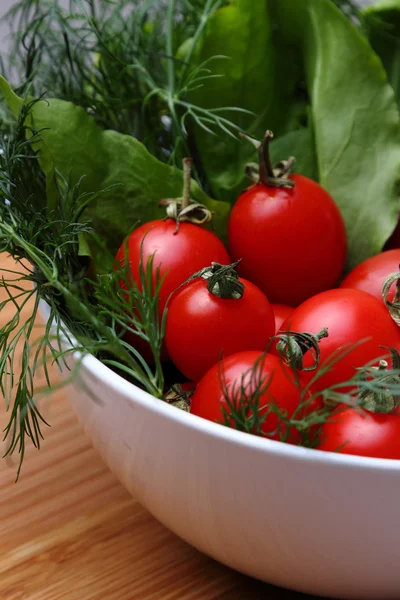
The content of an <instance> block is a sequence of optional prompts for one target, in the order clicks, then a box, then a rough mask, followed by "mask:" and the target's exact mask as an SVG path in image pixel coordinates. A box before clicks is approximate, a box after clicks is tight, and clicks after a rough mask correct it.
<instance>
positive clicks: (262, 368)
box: [190, 351, 320, 441]
mask: <svg viewBox="0 0 400 600" xmlns="http://www.w3.org/2000/svg"><path fill="white" fill-rule="evenodd" d="M257 365H258V366H257ZM252 373H253V375H252ZM254 373H257V376H255V375H254ZM221 380H222V381H223V383H224V386H226V390H225V391H227V394H228V399H229V400H230V402H231V403H235V404H236V405H237V403H236V402H235V399H237V395H238V392H239V391H240V389H241V387H243V386H244V388H245V392H246V393H245V397H244V401H245V402H246V403H249V404H252V402H251V396H252V394H253V395H254V392H255V390H256V388H257V383H258V382H259V383H261V386H264V385H265V384H266V383H267V382H269V385H268V387H267V389H266V390H264V391H263V390H261V391H262V393H261V395H260V397H259V403H258V414H263V413H265V410H267V407H268V406H269V405H271V403H276V404H277V405H278V406H279V408H280V409H281V410H282V411H286V412H287V415H288V416H289V417H291V416H293V413H294V412H295V410H296V409H297V408H298V406H299V402H300V400H301V391H300V389H299V387H298V386H297V385H296V384H295V383H294V380H293V373H292V371H291V370H290V369H289V368H288V367H286V366H285V365H284V364H283V363H282V361H281V360H280V359H279V358H277V357H276V356H273V355H272V354H264V355H263V353H262V352H249V351H247V352H239V353H237V354H233V355H231V356H229V357H228V358H225V359H224V360H223V361H222V362H221V363H218V364H216V365H214V366H213V367H212V368H211V369H210V370H209V371H208V372H207V373H206V375H204V377H203V378H202V379H201V381H200V382H199V383H198V385H197V388H196V391H195V393H194V395H193V397H192V405H191V410H190V412H191V413H192V414H194V415H197V416H199V417H203V418H204V419H208V420H209V421H214V422H221V423H222V422H223V421H224V413H223V408H222V407H224V406H225V407H226V408H227V407H228V405H227V403H226V399H225V398H224V392H223V389H221ZM305 398H306V399H307V398H310V394H309V393H308V394H305ZM319 406H320V404H319V402H318V401H314V400H312V401H310V402H309V405H306V404H305V405H304V407H303V409H302V410H301V411H299V415H297V416H304V415H305V414H308V413H309V412H310V411H311V410H315V409H316V408H318V407H319ZM228 410H229V409H228ZM249 413H251V409H249ZM231 423H232V426H234V422H233V419H232V421H231ZM261 432H262V433H264V434H265V435H268V436H269V437H271V439H274V440H280V439H282V438H283V437H285V436H288V435H289V438H288V440H287V441H297V440H298V439H299V434H298V431H297V429H295V428H294V427H291V428H290V431H289V432H287V426H286V425H285V424H284V423H283V422H282V421H281V420H279V418H278V415H277V414H276V413H274V412H269V413H268V415H267V416H266V417H265V419H264V421H263V423H262V425H261ZM272 432H273V433H272ZM271 433H272V435H270V434H271Z"/></svg>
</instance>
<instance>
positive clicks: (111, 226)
mask: <svg viewBox="0 0 400 600" xmlns="http://www.w3.org/2000/svg"><path fill="white" fill-rule="evenodd" d="M0 90H1V91H2V93H3V95H4V97H5V99H6V101H7V102H8V103H9V104H10V107H11V108H12V110H14V111H15V110H16V109H17V108H18V102H17V100H18V101H19V105H20V103H21V100H20V99H18V97H17V96H15V94H14V93H13V92H12V91H10V90H11V88H10V86H9V85H8V83H7V82H6V81H5V80H4V79H2V80H1V81H0ZM30 125H31V126H32V127H33V128H34V129H36V130H40V131H41V137H42V142H40V143H39V144H36V147H35V149H36V150H38V151H39V156H40V163H41V166H42V169H43V171H44V172H45V174H46V186H47V202H48V207H49V208H50V209H51V208H52V207H54V206H55V204H56V203H57V201H58V190H57V185H56V178H55V173H56V171H57V172H59V173H60V174H61V175H62V176H63V177H64V178H65V179H68V178H70V180H71V183H72V185H74V184H76V183H77V182H78V181H79V180H80V178H81V177H83V178H84V179H83V180H82V183H81V186H80V191H81V192H98V191H100V190H106V191H105V192H103V193H102V194H99V195H98V196H97V197H96V198H95V199H94V200H93V201H92V202H90V203H89V204H88V206H87V208H86V209H85V211H84V213H83V214H84V217H85V218H87V217H88V218H90V220H91V222H92V224H93V227H94V229H95V231H96V233H97V235H98V236H99V237H100V239H101V240H102V241H103V242H104V243H105V245H106V247H107V249H108V250H109V251H110V252H112V253H113V254H114V253H115V251H116V250H117V248H118V247H119V245H120V244H121V243H122V241H123V239H124V237H125V236H126V235H127V234H128V233H129V231H130V230H131V229H132V227H133V226H134V225H135V224H136V223H137V222H138V221H141V222H146V221H150V220H152V219H156V218H159V217H163V216H164V214H165V212H164V211H163V210H162V209H160V208H158V202H159V200H161V199H162V198H174V197H180V196H181V195H182V188H183V173H182V171H180V170H179V169H176V168H174V167H171V166H168V165H166V164H164V163H161V162H160V161H159V160H157V159H156V158H155V157H154V156H152V155H151V154H150V153H149V152H148V151H147V150H146V148H145V146H144V145H143V144H142V143H140V142H139V141H138V140H137V139H135V138H133V137H131V136H129V135H123V134H121V133H118V132H116V131H111V130H108V131H104V130H102V129H101V128H100V127H99V126H98V125H97V124H96V122H95V120H94V119H93V118H92V117H91V116H90V115H88V113H87V112H86V111H85V110H84V109H83V108H81V107H78V106H75V105H74V104H72V103H70V102H65V101H63V100H57V99H48V100H46V101H40V102H38V103H36V105H35V106H34V108H33V111H32V118H31V123H30ZM110 186H115V187H113V189H111V190H108V191H107V188H109V187H110ZM191 196H192V198H193V199H194V200H196V201H198V202H200V203H202V204H205V205H206V206H207V207H208V208H209V209H210V210H211V211H215V215H214V219H213V225H212V226H213V228H214V231H215V232H216V233H217V234H219V235H221V236H222V237H223V236H224V234H225V231H226V221H227V217H228V212H229V205H228V204H226V203H223V202H217V201H215V200H212V199H211V198H210V197H209V196H207V194H205V193H204V192H203V191H202V189H201V188H200V186H199V185H198V184H197V183H196V182H195V181H194V180H192V183H191ZM81 249H82V252H83V253H87V245H85V244H83V241H82V240H81Z"/></svg>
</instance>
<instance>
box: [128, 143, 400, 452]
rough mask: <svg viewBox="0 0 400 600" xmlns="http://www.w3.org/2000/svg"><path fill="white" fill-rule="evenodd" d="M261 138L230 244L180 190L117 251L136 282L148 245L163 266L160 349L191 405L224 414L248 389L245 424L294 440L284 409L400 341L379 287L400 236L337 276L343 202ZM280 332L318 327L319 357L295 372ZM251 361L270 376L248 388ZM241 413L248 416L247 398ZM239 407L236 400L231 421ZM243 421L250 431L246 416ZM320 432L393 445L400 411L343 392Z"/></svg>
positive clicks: (309, 356) (398, 441)
mask: <svg viewBox="0 0 400 600" xmlns="http://www.w3.org/2000/svg"><path fill="white" fill-rule="evenodd" d="M268 141H269V137H268V136H267V138H266V140H265V142H264V148H263V152H261V153H260V156H261V157H264V163H263V164H262V165H261V166H260V173H259V177H258V180H257V181H256V182H255V183H254V185H252V186H251V187H249V188H248V189H247V190H246V191H244V192H243V193H242V194H241V195H240V196H239V198H238V199H237V202H236V203H235V205H234V206H233V208H232V211H231V214H230V219H229V224H228V250H227V249H226V248H225V246H224V244H223V243H222V242H221V240H220V239H219V238H218V237H217V236H216V235H215V234H214V233H213V232H212V231H210V230H209V229H206V228H204V227H203V226H202V225H199V224H197V223H196V222H193V221H192V222H191V219H190V218H187V219H186V218H183V216H184V215H187V214H188V211H187V210H186V211H184V210H183V209H187V206H188V205H189V206H190V205H193V204H194V203H193V202H192V201H190V200H188V198H186V199H181V200H177V201H176V202H177V205H176V206H175V207H174V210H175V212H174V216H175V218H168V219H164V220H161V219H160V220H156V221H152V222H150V223H146V224H144V225H142V226H140V227H139V228H137V229H136V230H135V231H134V232H133V233H132V234H131V235H130V237H129V239H128V244H127V246H126V245H124V246H121V249H120V251H119V253H118V256H117V258H118V259H119V261H123V260H124V252H126V248H127V249H128V260H129V265H130V269H131V272H132V275H133V277H134V278H135V280H136V281H137V282H138V283H140V274H139V262H140V258H142V260H143V261H144V262H146V261H147V260H148V259H149V257H150V256H152V255H154V257H155V258H154V268H155V269H156V268H157V267H159V273H160V275H161V276H163V277H164V278H165V279H164V282H163V286H162V288H161V294H160V298H159V305H160V311H163V310H164V308H165V307H166V305H167V304H168V313H167V320H166V335H165V349H164V354H165V357H168V359H169V360H170V361H172V362H173V363H174V365H175V366H176V367H177V368H178V370H179V371H180V372H181V373H182V374H183V375H184V376H185V377H186V378H187V380H188V381H190V382H193V387H194V388H195V391H194V394H193V396H192V398H191V412H192V413H193V414H195V415H198V416H200V417H203V418H206V419H209V420H211V421H216V422H224V423H225V424H230V418H231V417H230V410H231V409H232V407H233V406H234V403H235V402H236V401H237V397H238V396H240V399H239V400H240V403H241V406H242V407H243V406H245V405H246V404H245V401H246V398H245V396H246V394H249V395H252V396H253V397H254V395H256V396H257V402H256V407H257V411H258V415H257V419H254V425H253V426H251V428H250V431H252V432H253V433H256V434H259V435H265V436H268V437H269V438H271V439H276V440H286V441H288V442H292V443H298V441H299V432H298V430H297V429H296V428H295V427H293V426H292V425H291V424H290V423H291V421H290V419H291V417H292V416H293V417H296V418H297V420H298V419H299V418H302V417H303V416H304V415H309V414H310V412H312V411H315V410H318V409H319V408H320V407H321V402H322V400H321V398H322V392H323V391H324V390H326V389H328V388H329V389H334V388H335V386H337V387H338V389H339V390H340V389H342V391H345V390H346V382H348V381H349V380H350V379H351V378H352V377H354V375H355V374H356V373H357V369H359V368H362V367H364V366H365V365H372V364H378V363H379V361H380V360H381V359H382V356H383V355H388V354H389V351H388V348H391V349H395V350H398V351H400V328H399V327H398V326H397V324H396V323H395V321H394V320H393V319H392V317H391V315H390V313H389V311H388V309H387V307H386V305H385V303H384V302H383V300H382V295H381V294H382V285H383V282H384V280H385V278H386V277H387V276H388V275H389V274H390V273H393V272H396V271H397V270H398V267H399V263H400V249H399V250H396V249H393V250H389V251H386V252H383V253H381V254H379V255H377V256H375V257H373V258H371V259H369V260H367V261H365V262H364V263H362V264H361V265H359V266H358V267H357V268H356V269H354V270H353V271H352V272H351V273H350V274H349V275H348V276H347V277H346V278H345V279H344V280H342V281H341V283H340V285H339V287H337V286H338V284H339V282H340V280H341V277H342V274H343V270H344V266H345V260H346V230H345V225H344V222H343V219H342V216H341V213H340V211H339V209H338V208H337V206H336V204H335V202H334V200H333V199H332V197H331V196H330V195H329V194H328V193H327V192H326V191H325V190H324V189H323V188H322V187H321V186H320V185H319V184H317V183H315V182H314V181H312V180H310V179H308V178H306V177H304V176H301V175H292V174H291V173H290V166H291V165H287V164H286V163H282V164H281V165H280V166H279V168H277V169H272V167H271V166H270V163H269V159H268V155H267V152H266V148H265V145H267V144H268ZM186 190H188V186H186ZM197 207H198V205H197ZM203 208H204V207H203ZM189 212H190V211H189ZM195 213H196V211H195ZM196 214H199V212H198V211H197V213H196ZM180 215H182V218H180ZM232 263H235V264H234V265H232ZM194 274H196V276H195V277H193V275H194ZM185 282H186V283H185ZM393 287H395V286H393ZM390 293H391V295H390V296H389V299H390V300H392V299H393V293H394V292H393V290H391V292H390ZM326 329H327V330H328V334H327V335H326ZM321 331H325V333H324V334H322V335H321V336H320V337H319V338H318V336H317V334H318V333H319V332H321ZM285 332H290V335H293V336H294V337H295V334H296V332H297V333H299V334H301V333H304V332H308V333H312V334H314V335H316V336H317V337H316V340H317V343H318V354H319V357H318V358H319V360H318V364H317V365H315V364H313V363H314V361H315V352H313V351H312V349H311V347H308V346H306V347H305V346H304V345H303V356H302V365H301V369H300V370H299V371H298V373H297V375H296V377H294V376H293V364H288V363H290V360H286V361H285V360H283V359H282V356H281V355H280V354H279V353H278V349H277V345H276V339H275V338H274V336H276V335H277V334H284V333H285ZM271 340H275V341H271ZM266 349H267V351H266ZM390 363H391V360H390V358H389V359H388V368H389V369H390V368H391V367H392V365H391V364H390ZM381 364H382V363H381ZM255 374H258V375H262V381H266V382H267V385H265V386H264V387H262V386H261V387H260V386H258V391H257V393H255V392H256V391H255V387H257V382H255V379H256V378H255V377H254V375H255ZM341 386H342V388H341ZM319 393H321V398H320V397H319V396H318V394H319ZM307 398H313V400H312V401H310V402H307ZM300 403H301V406H302V409H301V411H300V412H299V405H300ZM272 405H274V406H275V407H278V408H279V410H280V411H281V413H282V414H284V415H285V416H286V419H279V418H278V414H277V413H279V411H277V410H270V408H271V407H272ZM253 409H254V407H253ZM248 410H250V409H248ZM241 414H242V417H243V420H244V421H246V419H247V420H248V422H249V419H250V415H249V414H248V413H246V409H245V410H244V412H243V411H242V413H241ZM238 415H239V416H238ZM238 418H240V411H239V410H237V415H236V423H235V424H234V426H237V425H238V423H237V419H238ZM288 424H289V425H288ZM243 429H244V430H247V431H249V428H248V423H247V427H246V426H245V425H243ZM318 440H319V441H318V448H320V449H323V450H337V451H340V452H345V453H350V454H361V455H365V456H373V457H382V458H398V459H400V413H399V414H397V408H396V407H395V408H394V410H392V411H391V412H388V413H387V414H382V413H373V412H369V411H368V414H366V412H365V411H359V410H356V409H355V408H349V406H348V405H345V404H343V405H341V406H339V407H338V409H336V410H335V411H334V417H332V418H331V419H330V418H328V419H327V422H326V423H324V424H323V425H322V427H321V428H320V430H319V432H318Z"/></svg>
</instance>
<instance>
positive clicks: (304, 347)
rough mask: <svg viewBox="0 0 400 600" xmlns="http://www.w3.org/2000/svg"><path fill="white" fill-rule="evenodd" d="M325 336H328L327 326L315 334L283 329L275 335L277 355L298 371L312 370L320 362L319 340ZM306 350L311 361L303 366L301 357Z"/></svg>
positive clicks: (302, 357)
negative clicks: (309, 353) (311, 357)
mask: <svg viewBox="0 0 400 600" xmlns="http://www.w3.org/2000/svg"><path fill="white" fill-rule="evenodd" d="M326 337H328V328H327V327H324V328H323V329H321V331H320V332H319V333H316V334H314V333H309V332H307V331H304V332H298V331H284V332H283V333H279V334H278V335H276V336H275V339H277V340H278V343H277V345H276V349H277V351H278V354H279V356H280V357H281V358H282V359H283V360H284V361H285V362H286V363H287V364H289V365H290V366H291V367H292V368H294V369H296V370H299V371H314V370H315V369H317V368H318V367H319V363H320V357H321V352H320V348H319V342H320V341H321V340H322V339H323V338H326ZM308 351H310V352H311V354H312V356H313V363H312V365H310V366H309V367H305V366H304V361H303V359H304V356H305V354H306V353H307V352H308Z"/></svg>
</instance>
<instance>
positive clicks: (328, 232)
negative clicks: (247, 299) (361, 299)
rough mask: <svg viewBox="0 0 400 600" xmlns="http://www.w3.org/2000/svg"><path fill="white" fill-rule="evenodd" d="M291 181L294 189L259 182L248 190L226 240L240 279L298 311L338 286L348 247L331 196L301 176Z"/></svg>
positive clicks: (237, 206) (232, 217) (232, 218)
mask: <svg viewBox="0 0 400 600" xmlns="http://www.w3.org/2000/svg"><path fill="white" fill-rule="evenodd" d="M291 179H292V180H293V181H294V182H295V186H294V187H293V188H291V189H288V188H280V187H269V186H266V185H264V184H263V183H258V184H256V185H254V186H252V187H250V188H249V189H248V190H246V191H245V192H244V193H243V194H242V195H241V196H240V197H239V198H238V200H237V202H236V204H235V205H234V207H233V209H232V212H231V215H230V218H229V224H228V238H229V252H230V255H231V258H232V259H233V260H238V259H240V258H241V259H242V262H241V263H240V265H239V266H238V272H239V274H240V275H241V276H242V277H246V278H247V279H249V280H250V281H252V282H253V283H255V284H256V285H257V286H258V287H259V288H260V289H261V290H262V291H263V292H264V293H265V294H266V296H267V298H268V299H269V300H270V302H273V303H279V304H288V305H289V306H297V305H298V304H300V303H301V302H303V301H304V300H306V299H307V298H310V297H311V296H313V295H314V294H317V293H318V292H321V291H323V290H327V289H329V288H331V287H333V286H334V285H335V284H336V283H337V281H338V280H339V278H340V275H341V273H342V271H343V267H344V264H345V259H346V247H347V242H346V231H345V226H344V222H343V218H342V216H341V213H340V211H339V209H338V207H337V206H336V204H335V202H334V200H333V198H332V197H331V196H330V195H329V194H328V192H326V191H325V190H324V189H323V188H322V187H321V186H320V185H319V184H318V183H315V182H314V181H312V180H311V179H308V178H307V177H304V176H302V175H292V176H291Z"/></svg>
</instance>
